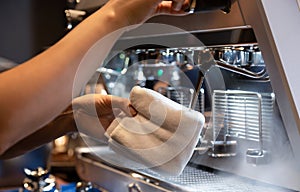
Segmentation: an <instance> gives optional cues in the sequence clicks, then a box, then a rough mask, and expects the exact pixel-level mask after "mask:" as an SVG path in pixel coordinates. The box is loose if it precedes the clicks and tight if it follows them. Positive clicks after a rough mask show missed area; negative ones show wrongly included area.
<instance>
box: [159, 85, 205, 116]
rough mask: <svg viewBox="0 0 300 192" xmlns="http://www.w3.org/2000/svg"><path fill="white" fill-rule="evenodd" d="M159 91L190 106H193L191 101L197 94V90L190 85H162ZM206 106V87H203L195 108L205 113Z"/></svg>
mask: <svg viewBox="0 0 300 192" xmlns="http://www.w3.org/2000/svg"><path fill="white" fill-rule="evenodd" d="M158 92H159V93H161V94H162V95H164V96H166V97H168V98H169V99H171V100H173V101H175V102H177V103H180V104H182V105H183V106H185V107H188V108H191V101H192V98H193V95H194V94H195V90H194V89H193V88H189V87H160V88H159V89H158ZM204 107H205V106H204V89H201V90H200V93H199V95H198V102H197V103H196V106H195V110H196V111H200V112H202V113H203V112H204Z"/></svg>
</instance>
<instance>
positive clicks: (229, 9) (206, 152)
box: [77, 0, 300, 191]
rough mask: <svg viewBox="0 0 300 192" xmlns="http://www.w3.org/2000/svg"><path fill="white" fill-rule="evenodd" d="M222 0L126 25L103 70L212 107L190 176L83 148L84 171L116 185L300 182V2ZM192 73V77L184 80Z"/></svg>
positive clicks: (255, 187) (116, 81) (162, 187)
mask: <svg viewBox="0 0 300 192" xmlns="http://www.w3.org/2000/svg"><path fill="white" fill-rule="evenodd" d="M199 2H200V1H199ZM203 2H205V1H203ZM207 2H209V1H207ZM210 2H214V1H210ZM215 2H216V4H213V3H212V5H211V6H212V7H206V8H207V9H205V7H201V6H200V7H199V4H198V7H197V6H196V9H198V10H200V9H201V11H199V12H195V13H193V14H190V15H188V16H184V17H172V16H157V17H154V18H152V19H150V20H149V21H148V22H147V23H146V24H145V25H142V26H141V27H138V28H136V29H134V30H132V31H130V32H126V33H125V34H124V35H123V36H122V37H121V38H120V39H119V40H118V42H117V43H116V45H115V46H114V47H113V49H112V51H111V54H110V56H109V58H108V59H107V61H106V62H105V63H104V65H103V67H101V68H100V69H99V70H98V72H99V74H100V76H101V78H102V80H103V81H104V82H105V86H106V89H107V91H108V92H109V93H111V94H116V95H120V96H127V93H128V90H130V89H131V87H132V86H134V85H140V86H144V87H149V88H152V89H155V90H157V91H159V92H161V93H162V94H164V95H165V96H167V97H169V98H171V99H173V100H175V101H177V102H179V103H181V104H183V105H186V106H188V107H191V105H193V106H192V107H193V108H194V109H195V110H199V111H200V112H202V113H204V114H205V117H206V121H207V122H206V125H205V127H204V129H203V131H202V133H201V137H200V140H199V143H198V145H197V147H196V148H195V151H194V154H193V157H192V159H191V160H190V162H189V164H188V166H187V167H186V168H185V170H184V172H183V173H182V175H180V176H178V177H162V176H160V175H157V174H155V173H152V172H151V171H148V170H143V171H136V170H128V169H122V168H118V167H114V166H113V165H110V164H109V163H107V162H105V161H103V160H102V159H100V158H99V157H97V156H94V155H93V154H91V153H89V152H86V151H85V149H84V148H79V149H78V151H77V170H78V174H79V175H80V177H81V178H82V179H83V180H85V181H91V182H92V183H94V184H96V185H99V186H101V187H103V188H105V189H107V190H108V191H124V190H126V189H127V190H129V191H130V190H131V191H217V190H221V191H293V190H296V191H298V190H300V184H299V181H298V180H299V179H298V178H299V177H300V167H299V166H300V165H299V163H297V162H299V160H300V147H299V146H300V134H299V129H300V121H299V110H300V102H299V99H298V100H297V98H300V93H299V89H297V79H299V77H297V71H299V70H300V67H299V65H298V64H299V61H298V60H297V49H298V46H297V45H298V44H299V43H300V38H299V35H298V34H299V33H300V27H299V25H297V19H300V8H299V6H300V5H299V4H298V3H297V1H296V0H288V1H280V0H272V1H268V0H251V1H250V0H237V1H230V0H228V1H225V0H224V1H215ZM218 2H219V3H220V2H221V4H218ZM209 8H212V9H214V10H209ZM221 10H222V11H221ZM224 12H226V14H225V13H224ZM170 29H171V30H170ZM286 30H288V31H289V34H286V32H285V31H286ZM126 75H127V76H128V78H127V79H122V77H125V76H126ZM183 76H184V77H183ZM185 77H187V78H188V80H189V81H190V82H191V84H188V83H183V82H182V79H184V78H185ZM130 78H131V79H130ZM128 79H129V80H128ZM166 79H167V80H166ZM126 80H127V81H126ZM165 81H167V82H168V83H167V84H168V85H167V86H165V84H164V82H165ZM157 83H162V84H160V85H161V86H158V87H156V85H157ZM190 90H192V91H190ZM193 91H194V92H193ZM194 95H197V97H195V96H194ZM99 150H103V147H99ZM104 153H105V152H104ZM104 155H105V154H104ZM111 180H113V181H114V184H113V186H112V185H111V183H110V181H111Z"/></svg>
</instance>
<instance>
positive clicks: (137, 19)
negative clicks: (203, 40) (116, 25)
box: [103, 0, 190, 25]
mask: <svg viewBox="0 0 300 192" xmlns="http://www.w3.org/2000/svg"><path fill="white" fill-rule="evenodd" d="M189 3H190V0H172V1H171V0H167V1H162V0H126V1H124V0H110V1H109V2H108V3H107V4H106V5H105V6H104V7H103V9H105V11H111V12H112V13H115V14H117V15H118V17H119V16H120V18H122V19H123V20H124V21H126V22H127V23H126V24H125V25H135V24H139V23H142V22H144V21H145V20H147V19H149V18H150V17H152V16H154V15H158V14H174V15H178V14H179V15H182V14H186V13H185V12H184V10H186V9H187V8H188V7H189Z"/></svg>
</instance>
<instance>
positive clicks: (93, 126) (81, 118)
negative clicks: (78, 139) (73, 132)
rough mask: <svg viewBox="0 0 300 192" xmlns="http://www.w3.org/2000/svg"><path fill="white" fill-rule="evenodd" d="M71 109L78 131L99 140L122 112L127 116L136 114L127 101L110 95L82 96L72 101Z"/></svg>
mask: <svg viewBox="0 0 300 192" xmlns="http://www.w3.org/2000/svg"><path fill="white" fill-rule="evenodd" d="M72 108H73V115H74V119H75V122H76V126H77V128H78V131H79V132H82V133H84V134H86V135H89V136H93V137H96V138H100V139H103V134H104V132H105V130H106V129H107V128H108V126H109V125H110V124H111V122H112V121H113V120H114V119H115V117H116V116H117V115H118V114H120V113H121V112H122V111H123V112H124V113H125V114H126V115H128V116H134V115H135V114H136V111H135V110H134V109H133V108H132V107H131V105H130V102H129V100H128V99H125V98H121V97H117V96H112V95H101V94H88V95H84V96H81V97H78V98H75V99H74V100H73V102H72Z"/></svg>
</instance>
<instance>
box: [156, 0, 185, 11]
mask: <svg viewBox="0 0 300 192" xmlns="http://www.w3.org/2000/svg"><path fill="white" fill-rule="evenodd" d="M189 2H190V0H172V1H162V2H161V3H160V4H159V6H158V7H157V11H156V12H157V14H187V13H186V12H185V10H186V9H187V8H188V7H189Z"/></svg>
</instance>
